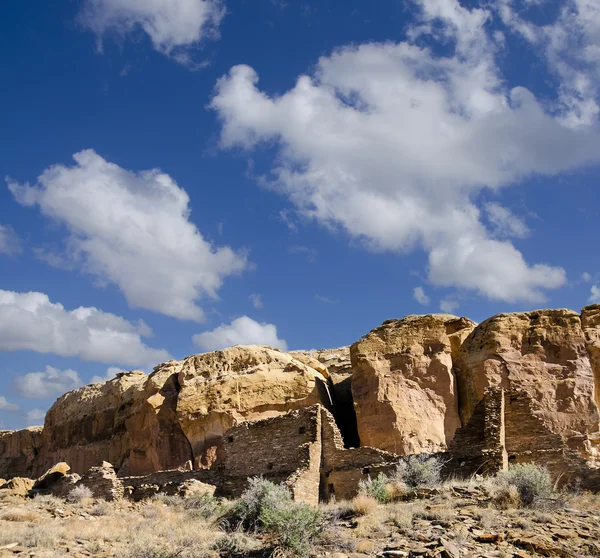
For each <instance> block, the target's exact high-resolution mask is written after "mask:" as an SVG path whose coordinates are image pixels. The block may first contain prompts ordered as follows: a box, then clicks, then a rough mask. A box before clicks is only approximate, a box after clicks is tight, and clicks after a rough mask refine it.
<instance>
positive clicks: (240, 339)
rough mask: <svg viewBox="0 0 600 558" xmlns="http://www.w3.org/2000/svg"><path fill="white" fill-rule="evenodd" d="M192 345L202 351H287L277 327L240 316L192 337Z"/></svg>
mask: <svg viewBox="0 0 600 558" xmlns="http://www.w3.org/2000/svg"><path fill="white" fill-rule="evenodd" d="M193 341H194V343H195V344H196V345H197V346H198V347H200V348H201V349H202V350H204V351H217V350H219V349H224V348H226V347H233V346H234V345H267V346H269V347H274V348H278V349H281V350H282V351H287V343H286V342H285V340H284V339H279V338H278V337H277V327H276V326H274V325H273V324H266V323H259V322H256V321H254V320H253V319H251V318H249V317H248V316H242V317H241V318H237V319H235V320H233V321H232V322H231V323H230V324H227V325H221V326H219V327H217V328H216V329H213V330H212V331H205V332H203V333H199V334H198V335H194V337H193Z"/></svg>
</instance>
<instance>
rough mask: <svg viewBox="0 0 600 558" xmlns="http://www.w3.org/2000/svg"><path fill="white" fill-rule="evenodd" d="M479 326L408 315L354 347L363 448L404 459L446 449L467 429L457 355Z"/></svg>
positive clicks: (356, 404) (453, 318) (354, 390)
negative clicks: (461, 429)
mask: <svg viewBox="0 0 600 558" xmlns="http://www.w3.org/2000/svg"><path fill="white" fill-rule="evenodd" d="M475 325H476V324H475V323H474V322H472V321H471V320H468V319H466V318H458V317H456V316H450V315H446V314H435V315H426V316H407V317H406V318H403V319H402V320H390V321H388V322H384V324H383V325H382V326H380V327H378V328H376V329H374V330H373V331H371V332H370V333H369V334H367V335H366V336H365V337H363V338H362V339H361V340H360V341H358V342H357V343H355V344H354V345H352V347H351V348H350V355H351V359H352V371H353V375H352V395H353V398H354V407H355V409H356V417H357V423H358V433H359V436H360V443H361V445H367V446H373V447H377V448H380V449H384V450H386V451H390V452H393V453H396V454H399V455H407V454H412V453H421V452H437V451H443V450H445V449H446V447H447V444H448V442H450V441H451V440H452V438H453V436H454V433H455V431H456V429H457V428H459V427H460V426H461V422H460V417H459V413H458V400H457V387H456V381H455V377H454V372H453V362H452V354H453V353H455V354H456V353H457V352H458V350H459V348H460V344H461V342H462V340H463V339H464V338H465V337H467V335H468V334H469V333H470V332H471V331H472V330H473V328H474V327H475Z"/></svg>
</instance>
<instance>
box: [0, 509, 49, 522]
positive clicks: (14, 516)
mask: <svg viewBox="0 0 600 558" xmlns="http://www.w3.org/2000/svg"><path fill="white" fill-rule="evenodd" d="M40 519H41V517H40V515H39V514H38V513H36V512H35V511H30V510H27V509H23V508H7V509H5V510H2V511H0V521H14V522H16V523H33V522H36V521H39V520H40Z"/></svg>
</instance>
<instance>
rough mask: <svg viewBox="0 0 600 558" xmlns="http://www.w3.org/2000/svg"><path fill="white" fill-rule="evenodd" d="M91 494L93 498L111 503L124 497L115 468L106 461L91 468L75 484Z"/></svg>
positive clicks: (121, 484) (122, 487)
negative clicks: (83, 487) (87, 489)
mask: <svg viewBox="0 0 600 558" xmlns="http://www.w3.org/2000/svg"><path fill="white" fill-rule="evenodd" d="M77 486H85V487H86V488H89V489H90V491H91V492H92V496H93V497H94V498H102V499H103V500H108V501H109V502H112V501H113V500H120V499H121V498H123V496H124V492H125V489H124V486H123V483H122V482H121V481H120V480H119V479H118V478H117V473H116V472H115V468H114V467H113V466H112V465H111V464H110V463H107V462H106V461H105V462H104V463H102V465H100V466H99V467H92V468H91V469H90V470H89V471H88V472H87V473H86V474H85V475H83V477H82V478H81V480H80V481H79V482H78V483H77Z"/></svg>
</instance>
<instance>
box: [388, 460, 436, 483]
mask: <svg viewBox="0 0 600 558" xmlns="http://www.w3.org/2000/svg"><path fill="white" fill-rule="evenodd" d="M443 466H444V461H443V460H442V459H440V458H439V457H434V456H429V455H427V454H419V455H409V456H407V457H405V458H403V459H402V460H401V461H400V463H398V465H397V466H396V473H395V475H394V478H395V479H396V480H398V481H401V482H403V483H404V484H405V485H406V486H408V487H409V488H413V489H414V488H419V487H420V486H435V485H437V484H439V483H440V479H441V473H442V468H443Z"/></svg>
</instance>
